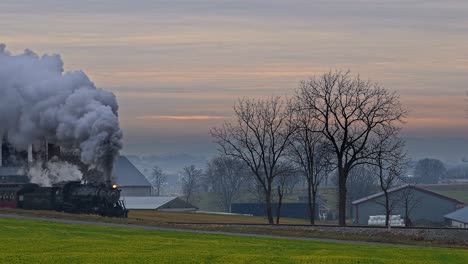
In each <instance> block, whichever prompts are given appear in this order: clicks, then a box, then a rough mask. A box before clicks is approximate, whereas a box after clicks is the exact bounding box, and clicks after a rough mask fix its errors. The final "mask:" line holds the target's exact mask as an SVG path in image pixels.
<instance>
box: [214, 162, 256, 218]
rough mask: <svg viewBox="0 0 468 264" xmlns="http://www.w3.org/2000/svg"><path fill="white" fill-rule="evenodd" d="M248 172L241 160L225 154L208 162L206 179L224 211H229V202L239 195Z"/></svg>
mask: <svg viewBox="0 0 468 264" xmlns="http://www.w3.org/2000/svg"><path fill="white" fill-rule="evenodd" d="M249 173H250V171H248V170H247V169H246V167H245V166H244V164H243V163H242V161H240V160H238V159H235V158H232V157H229V156H226V155H220V156H217V157H215V158H213V159H212V160H211V161H209V162H208V167H207V169H206V179H207V180H208V181H209V184H210V185H211V186H212V190H213V191H214V193H216V195H217V197H218V200H219V201H220V204H221V206H222V207H223V209H224V211H225V212H230V211H231V203H232V202H233V201H234V199H235V198H236V197H237V196H238V195H239V193H240V191H241V190H242V185H243V184H244V183H245V179H246V178H247V177H248V174H249Z"/></svg>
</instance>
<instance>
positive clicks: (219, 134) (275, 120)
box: [211, 97, 294, 224]
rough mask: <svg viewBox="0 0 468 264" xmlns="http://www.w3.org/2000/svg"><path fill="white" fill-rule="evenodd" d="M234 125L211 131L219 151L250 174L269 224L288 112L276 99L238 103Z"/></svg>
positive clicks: (289, 126) (286, 136)
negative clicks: (259, 191)
mask: <svg viewBox="0 0 468 264" xmlns="http://www.w3.org/2000/svg"><path fill="white" fill-rule="evenodd" d="M234 113H235V121H234V122H232V123H231V122H226V123H224V125H223V126H221V127H216V128H213V129H212V130H211V135H212V136H213V137H214V138H215V142H216V143H217V144H218V145H219V146H220V147H221V150H222V151H223V152H224V153H225V154H226V155H229V156H232V157H235V158H237V159H240V160H242V161H243V162H244V163H245V165H247V167H248V168H249V169H250V170H251V171H252V173H253V175H254V176H255V177H256V179H257V180H258V182H259V183H260V185H261V186H262V189H263V192H264V194H265V209H266V215H267V218H268V222H269V223H270V224H273V223H274V221H273V211H272V192H273V188H272V187H273V186H272V183H273V180H274V179H275V177H276V176H278V174H277V172H278V170H277V169H276V167H277V166H278V163H279V162H280V161H281V159H282V158H284V155H285V149H286V145H287V144H288V142H289V139H290V137H291V135H292V134H293V132H294V127H293V126H292V122H291V121H292V120H291V119H292V111H291V109H290V108H289V104H288V103H287V102H286V101H285V100H284V99H282V98H280V97H271V98H269V99H258V100H255V99H247V98H244V99H241V100H239V102H238V103H237V104H236V105H235V106H234Z"/></svg>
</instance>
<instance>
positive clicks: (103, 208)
mask: <svg viewBox="0 0 468 264" xmlns="http://www.w3.org/2000/svg"><path fill="white" fill-rule="evenodd" d="M7 187H9V188H7ZM2 189H3V190H9V194H8V195H5V197H6V198H7V199H9V200H10V203H5V201H3V202H4V203H5V204H8V205H10V206H8V207H17V208H23V209H30V210H55V211H61V212H68V213H85V214H97V215H102V216H109V217H127V214H128V210H126V208H125V205H124V204H123V202H122V201H121V200H120V190H119V189H118V188H117V185H112V186H109V185H107V184H83V183H81V182H79V181H68V182H60V183H57V184H54V185H53V186H52V187H40V186H39V185H37V184H21V185H18V186H16V188H15V186H0V193H1V192H2ZM0 199H3V197H0ZM1 204H2V203H1V202H0V205H1Z"/></svg>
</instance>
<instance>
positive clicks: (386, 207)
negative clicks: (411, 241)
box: [384, 190, 390, 228]
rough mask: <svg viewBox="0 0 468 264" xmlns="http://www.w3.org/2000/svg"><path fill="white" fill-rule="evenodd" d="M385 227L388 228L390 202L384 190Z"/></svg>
mask: <svg viewBox="0 0 468 264" xmlns="http://www.w3.org/2000/svg"><path fill="white" fill-rule="evenodd" d="M384 194H385V227H386V228H390V202H389V198H388V193H387V191H386V190H385V191H384Z"/></svg>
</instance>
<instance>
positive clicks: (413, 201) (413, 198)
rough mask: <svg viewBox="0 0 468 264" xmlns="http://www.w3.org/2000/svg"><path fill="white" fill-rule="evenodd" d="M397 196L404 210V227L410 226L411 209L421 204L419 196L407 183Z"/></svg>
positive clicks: (411, 224)
mask: <svg viewBox="0 0 468 264" xmlns="http://www.w3.org/2000/svg"><path fill="white" fill-rule="evenodd" d="M399 196H400V197H399V198H398V199H399V203H400V205H401V206H402V207H403V210H404V211H405V227H411V226H413V224H414V223H413V221H411V215H412V212H413V210H414V209H416V208H417V207H418V206H419V205H420V204H421V197H420V196H418V195H416V192H415V190H414V188H413V187H412V185H408V187H406V188H404V189H403V190H401V191H400V192H399Z"/></svg>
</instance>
